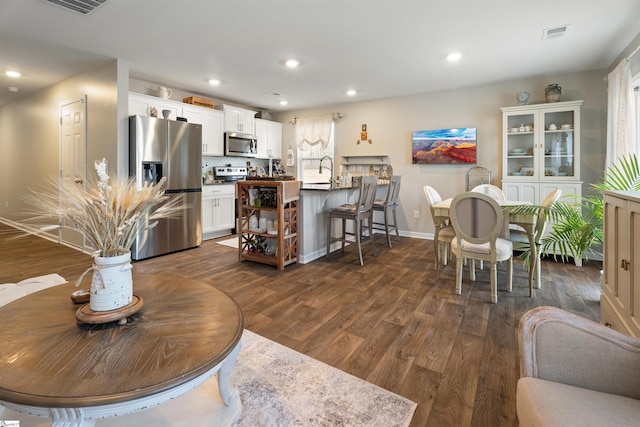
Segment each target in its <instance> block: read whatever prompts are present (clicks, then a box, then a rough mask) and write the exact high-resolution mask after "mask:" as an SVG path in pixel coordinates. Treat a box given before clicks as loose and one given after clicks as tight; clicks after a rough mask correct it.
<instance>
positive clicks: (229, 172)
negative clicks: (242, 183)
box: [213, 166, 247, 182]
mask: <svg viewBox="0 0 640 427" xmlns="http://www.w3.org/2000/svg"><path fill="white" fill-rule="evenodd" d="M213 175H214V176H215V178H216V180H219V181H226V182H233V181H239V180H241V179H246V178H247V168H246V167H244V166H216V167H214V168H213Z"/></svg>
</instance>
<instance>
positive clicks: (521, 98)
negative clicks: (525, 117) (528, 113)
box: [516, 92, 531, 105]
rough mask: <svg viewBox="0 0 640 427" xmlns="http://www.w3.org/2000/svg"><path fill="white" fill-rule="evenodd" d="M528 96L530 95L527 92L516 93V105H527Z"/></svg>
mask: <svg viewBox="0 0 640 427" xmlns="http://www.w3.org/2000/svg"><path fill="white" fill-rule="evenodd" d="M530 96H531V94H530V93H529V92H518V93H516V101H518V105H527V102H529V97H530Z"/></svg>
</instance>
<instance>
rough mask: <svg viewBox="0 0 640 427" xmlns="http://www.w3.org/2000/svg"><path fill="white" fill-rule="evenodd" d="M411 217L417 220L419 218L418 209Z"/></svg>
mask: <svg viewBox="0 0 640 427" xmlns="http://www.w3.org/2000/svg"><path fill="white" fill-rule="evenodd" d="M413 217H414V218H415V219H419V218H420V211H419V210H418V209H416V210H415V211H413Z"/></svg>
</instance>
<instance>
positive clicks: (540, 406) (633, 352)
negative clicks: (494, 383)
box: [516, 307, 640, 427]
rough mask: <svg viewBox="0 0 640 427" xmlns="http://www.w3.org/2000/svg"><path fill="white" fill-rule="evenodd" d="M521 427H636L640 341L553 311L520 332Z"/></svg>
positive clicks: (531, 319) (530, 317) (531, 316)
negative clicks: (633, 426)
mask: <svg viewBox="0 0 640 427" xmlns="http://www.w3.org/2000/svg"><path fill="white" fill-rule="evenodd" d="M518 345H519V352H520V379H519V380H518V388H517V398H516V400H517V413H518V419H519V421H520V426H521V427H529V426H607V427H611V426H631V425H640V340H637V339H635V338H632V337H630V336H627V335H625V334H622V333H620V332H617V331H615V330H613V329H610V328H608V327H605V326H602V325H600V324H598V323H595V322H593V321H591V320H588V319H585V318H583V317H580V316H577V315H575V314H572V313H569V312H567V311H564V310H561V309H558V308H555V307H538V308H535V309H533V310H530V311H529V312H527V313H526V314H525V315H524V316H523V317H522V318H521V319H520V325H519V327H518Z"/></svg>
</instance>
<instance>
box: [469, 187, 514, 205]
mask: <svg viewBox="0 0 640 427" xmlns="http://www.w3.org/2000/svg"><path fill="white" fill-rule="evenodd" d="M471 191H473V192H476V193H483V194H486V195H487V196H489V197H491V198H493V199H495V200H498V201H501V200H507V197H506V196H505V195H504V192H503V191H502V189H501V188H500V187H498V186H495V185H493V184H480V185H476V186H475V187H473V189H472V190H471Z"/></svg>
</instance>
